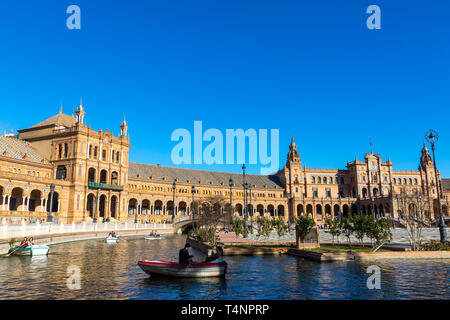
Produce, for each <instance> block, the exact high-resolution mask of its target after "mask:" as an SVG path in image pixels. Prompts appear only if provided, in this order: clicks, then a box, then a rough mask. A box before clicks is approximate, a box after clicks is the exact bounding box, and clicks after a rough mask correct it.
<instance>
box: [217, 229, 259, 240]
mask: <svg viewBox="0 0 450 320" xmlns="http://www.w3.org/2000/svg"><path fill="white" fill-rule="evenodd" d="M219 237H220V242H223V243H257V242H258V241H255V240H251V239H248V238H243V237H238V236H237V235H236V233H234V232H228V233H225V232H223V231H221V232H219Z"/></svg>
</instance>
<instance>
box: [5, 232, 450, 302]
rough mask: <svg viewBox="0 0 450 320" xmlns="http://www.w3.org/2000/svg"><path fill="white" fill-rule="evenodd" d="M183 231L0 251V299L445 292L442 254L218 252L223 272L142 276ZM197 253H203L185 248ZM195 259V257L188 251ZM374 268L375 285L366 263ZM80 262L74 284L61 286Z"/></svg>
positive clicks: (171, 255)
mask: <svg viewBox="0 0 450 320" xmlns="http://www.w3.org/2000/svg"><path fill="white" fill-rule="evenodd" d="M184 242H185V238H184V237H182V236H170V237H167V238H166V239H163V240H155V241H148V240H144V239H142V237H136V238H121V241H120V242H119V243H117V244H112V245H111V244H106V243H105V242H104V241H102V240H89V241H81V242H72V243H66V244H60V245H53V246H52V247H51V250H50V253H49V255H48V256H37V257H16V256H12V257H4V258H0V275H1V276H0V287H1V288H2V289H1V290H0V299H18V298H21V299H185V300H189V299H424V298H439V299H449V298H450V293H449V281H450V280H449V279H450V277H449V269H450V261H449V260H446V261H442V260H441V261H439V260H436V261H426V262H425V261H383V262H381V261H377V262H361V263H354V262H335V263H322V264H320V263H316V262H312V261H307V260H303V259H300V258H295V257H290V256H266V257H264V256H257V257H226V260H227V262H228V273H227V277H226V279H220V278H219V279H217V278H205V279H175V278H173V279H172V278H150V277H149V276H148V275H147V274H145V273H144V272H143V271H142V270H141V269H140V268H139V267H138V266H137V264H136V263H137V261H138V260H141V259H158V260H172V261H176V260H177V259H178V250H179V248H181V247H183V245H184ZM193 254H194V255H195V257H196V258H197V260H202V259H203V257H204V256H203V254H201V253H200V252H196V251H195V250H193ZM194 259H195V258H194ZM371 264H376V265H378V266H379V267H380V268H381V272H382V274H381V290H369V289H367V287H366V281H367V278H368V276H369V274H366V269H367V267H368V266H369V265H371ZM71 265H75V266H78V267H80V270H81V289H80V290H69V289H68V288H67V286H66V283H67V279H68V277H69V276H70V274H67V268H68V267H69V266H71Z"/></svg>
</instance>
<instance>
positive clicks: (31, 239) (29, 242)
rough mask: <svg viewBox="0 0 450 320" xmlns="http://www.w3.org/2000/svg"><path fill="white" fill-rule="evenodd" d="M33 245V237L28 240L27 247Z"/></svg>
mask: <svg viewBox="0 0 450 320" xmlns="http://www.w3.org/2000/svg"><path fill="white" fill-rule="evenodd" d="M32 245H34V241H33V237H29V238H28V246H32Z"/></svg>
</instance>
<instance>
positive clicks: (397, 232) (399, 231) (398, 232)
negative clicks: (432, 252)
mask: <svg viewBox="0 0 450 320" xmlns="http://www.w3.org/2000/svg"><path fill="white" fill-rule="evenodd" d="M391 231H392V238H393V239H392V242H391V243H392V244H402V245H408V244H410V242H409V236H408V231H407V230H406V229H403V228H395V229H391ZM221 234H223V236H220V239H221V242H229V243H243V242H251V243H255V242H295V231H291V232H290V233H286V234H285V235H283V236H282V237H279V236H278V234H277V233H276V232H270V234H269V236H267V237H266V236H258V235H257V232H256V233H254V234H249V235H248V237H247V238H243V237H241V236H239V237H238V236H236V234H235V233H234V232H229V233H228V234H225V233H223V232H221V233H220V234H219V235H221ZM447 235H448V236H449V237H450V228H447ZM222 237H223V238H222ZM319 237H320V241H321V242H331V241H332V237H331V234H330V233H329V232H325V231H323V230H320V231H319ZM350 239H351V241H352V242H353V243H354V242H358V239H356V238H355V237H354V236H352V237H350ZM422 239H423V240H424V241H428V240H439V229H438V228H426V229H422ZM339 241H340V242H347V238H346V237H345V236H342V235H341V236H340V237H339ZM364 241H365V242H366V241H368V239H367V238H364Z"/></svg>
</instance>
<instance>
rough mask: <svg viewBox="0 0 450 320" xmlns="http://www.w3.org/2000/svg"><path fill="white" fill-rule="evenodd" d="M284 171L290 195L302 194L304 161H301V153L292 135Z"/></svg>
mask: <svg viewBox="0 0 450 320" xmlns="http://www.w3.org/2000/svg"><path fill="white" fill-rule="evenodd" d="M284 173H285V177H284V178H285V181H286V192H287V193H289V197H290V198H292V197H294V196H295V195H301V194H302V193H303V191H302V190H303V188H302V184H301V181H302V179H301V173H302V162H301V161H300V155H299V153H298V151H297V145H296V144H295V142H294V137H292V139H291V144H290V145H289V152H288V154H287V159H286V165H285V170H284Z"/></svg>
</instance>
